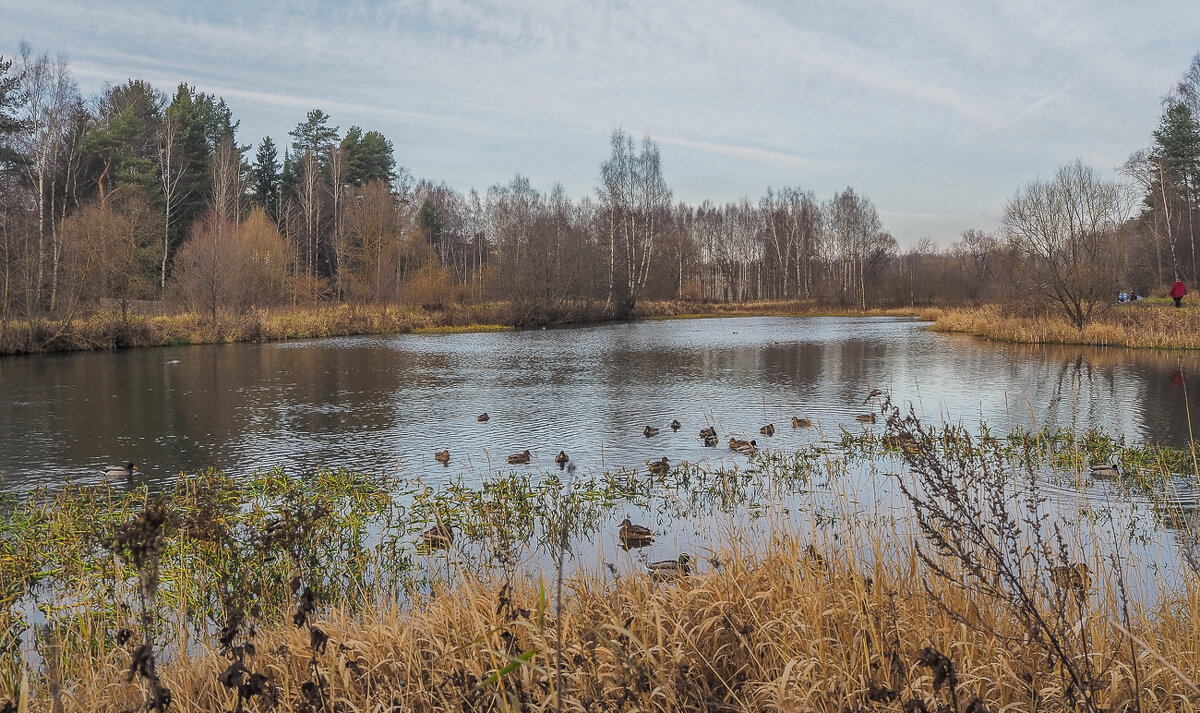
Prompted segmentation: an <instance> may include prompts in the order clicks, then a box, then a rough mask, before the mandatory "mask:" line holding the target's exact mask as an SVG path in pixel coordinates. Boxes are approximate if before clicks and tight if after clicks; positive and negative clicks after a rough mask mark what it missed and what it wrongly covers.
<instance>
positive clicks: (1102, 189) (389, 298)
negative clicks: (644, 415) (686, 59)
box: [0, 44, 1200, 347]
mask: <svg viewBox="0 0 1200 713" xmlns="http://www.w3.org/2000/svg"><path fill="white" fill-rule="evenodd" d="M1165 89H1166V94H1165V96H1164V99H1163V105H1162V114H1161V122H1160V124H1159V126H1157V127H1147V129H1148V132H1150V131H1152V133H1149V137H1150V145H1148V146H1146V147H1145V148H1143V149H1141V150H1138V151H1135V152H1134V153H1133V154H1132V155H1131V156H1130V157H1129V159H1128V161H1127V162H1126V163H1125V164H1124V165H1122V166H1119V167H1101V169H1103V170H1108V171H1111V170H1112V169H1116V173H1117V174H1118V175H1119V179H1118V180H1107V179H1104V178H1103V177H1101V175H1100V173H1099V172H1098V171H1097V170H1096V169H1093V168H1091V167H1088V166H1084V165H1082V164H1080V163H1078V162H1076V163H1074V164H1069V163H1066V162H1064V167H1063V169H1061V170H1060V172H1059V174H1058V175H1057V176H1056V177H1055V178H1053V179H1047V180H1045V181H1042V180H1034V181H1032V182H1031V183H1030V184H1029V186H1027V187H1025V188H1024V189H1020V190H1017V191H1016V193H1015V195H1014V198H1013V199H1012V200H1011V201H1010V202H1009V203H1008V204H1007V205H1006V206H1004V207H1003V208H1004V218H1003V220H1002V222H1001V226H1000V228H999V229H998V230H996V231H995V232H988V231H984V230H967V231H965V232H964V233H963V234H962V235H961V236H959V237H958V238H957V239H955V240H954V241H953V242H950V243H949V244H942V243H938V242H935V241H934V240H932V239H929V238H926V239H923V240H921V241H919V242H918V243H916V244H915V245H913V246H912V247H909V248H907V249H901V247H900V246H899V245H898V243H897V241H896V239H895V238H894V237H893V236H892V234H891V233H889V232H888V231H887V229H886V228H885V226H884V225H883V223H882V221H881V219H880V217H879V214H878V212H877V211H876V208H875V206H874V205H873V203H872V202H871V200H870V199H869V198H868V197H866V196H864V195H862V194H860V193H859V192H857V191H855V190H854V189H853V188H852V187H847V188H846V189H844V190H842V191H839V192H837V193H835V194H834V195H832V196H828V197H823V196H818V195H816V194H815V193H814V192H813V191H811V190H807V189H805V188H804V187H803V185H802V182H803V177H802V176H798V177H797V181H796V185H791V186H781V187H775V188H772V187H768V188H766V190H765V192H764V193H763V195H761V196H758V197H745V198H742V199H741V200H739V201H735V202H728V203H722V204H718V203H713V202H711V201H704V202H703V203H701V204H700V205H688V204H686V203H683V202H677V201H675V200H674V198H673V194H672V191H671V188H670V185H669V183H668V181H667V179H666V176H667V175H668V171H667V170H665V169H664V166H663V162H662V156H661V153H660V151H659V148H658V146H657V144H656V143H655V142H654V141H653V140H652V139H651V138H650V137H644V138H641V139H640V140H639V139H637V138H636V137H633V136H631V135H629V134H628V133H626V132H625V131H623V130H622V129H619V128H618V129H616V130H615V131H613V133H612V135H611V138H610V144H611V145H610V149H611V150H610V154H609V157H608V159H607V160H605V161H604V162H603V163H602V164H601V165H599V166H597V168H596V184H595V190H594V193H593V194H592V195H586V196H582V197H572V196H568V195H567V193H566V190H565V189H564V187H563V186H562V185H558V184H555V185H551V186H548V187H538V186H534V185H532V184H531V182H530V181H529V180H528V179H527V178H526V177H524V176H521V175H519V174H518V175H515V176H513V178H512V179H511V180H510V181H509V182H508V183H506V184H500V185H494V186H490V187H488V188H486V189H485V190H483V191H482V192H481V191H480V190H478V189H475V188H471V189H469V190H466V191H465V192H464V190H462V189H460V188H456V187H452V186H448V185H446V184H445V183H444V182H439V181H438V180H437V179H434V178H428V177H415V176H412V175H411V174H410V173H409V172H408V171H407V170H405V169H404V168H403V167H402V165H401V163H400V162H399V161H398V159H397V156H396V152H395V149H394V145H393V141H392V140H391V139H390V138H389V137H387V136H385V135H384V134H383V133H381V132H379V131H375V130H369V129H364V128H361V127H359V126H354V125H352V126H350V127H349V128H347V129H345V130H344V131H343V130H342V128H341V126H340V125H338V124H335V123H334V118H333V117H331V116H330V115H328V114H327V113H325V112H324V111H322V110H320V109H317V108H314V109H312V110H311V111H309V112H307V114H306V115H305V116H304V117H303V118H302V119H301V120H300V121H299V122H298V123H297V124H296V126H295V127H294V128H292V129H291V130H290V131H287V133H286V138H284V135H283V134H280V135H279V138H278V140H276V139H273V138H272V137H270V136H267V137H265V138H263V139H262V140H261V141H260V142H259V143H257V145H249V144H242V143H240V140H239V137H238V128H239V121H238V119H237V117H236V116H235V115H234V113H233V111H232V110H231V109H230V107H229V106H228V105H227V104H226V102H225V100H224V99H222V98H221V97H218V96H213V95H211V94H207V93H205V92H202V91H199V90H197V89H196V88H195V87H194V86H191V85H189V84H187V83H181V84H179V85H178V86H177V87H175V88H174V90H173V91H170V92H168V91H165V90H164V89H162V88H159V87H154V86H152V85H151V84H150V83H149V82H146V81H144V80H139V79H129V80H127V81H125V82H123V83H119V84H109V85H107V86H106V87H105V88H104V89H103V91H101V92H100V93H99V94H98V95H96V96H84V95H83V94H82V93H81V92H80V90H79V88H78V86H77V84H76V82H75V80H74V79H73V78H72V73H71V68H70V65H69V64H68V62H67V60H66V59H65V58H62V57H54V56H51V55H50V54H49V53H42V54H37V53H35V52H34V50H33V49H32V48H31V47H30V46H29V45H28V44H22V46H21V47H20V48H19V51H18V53H17V54H16V55H13V56H10V57H3V56H0V342H2V341H4V340H5V339H6V338H8V339H12V338H13V336H12V335H14V334H20V335H24V336H22V337H21V338H22V339H25V340H26V341H28V342H37V341H38V340H39V339H42V338H44V336H42V335H44V334H46V333H47V332H46V330H45V329H44V328H43V327H44V325H47V324H51V323H53V324H57V325H60V326H61V325H64V324H66V325H69V324H72V323H75V322H79V321H86V320H88V319H90V318H92V317H94V316H95V315H97V314H101V313H104V314H109V315H113V314H116V315H119V316H120V319H121V320H122V321H127V320H129V319H130V318H131V316H136V315H139V314H164V313H180V312H189V313H192V314H195V315H198V316H200V317H201V318H203V319H207V320H210V321H212V322H216V321H217V320H218V319H220V318H221V317H222V316H223V315H237V314H244V313H246V312H248V311H253V310H267V309H284V308H296V307H303V306H313V305H325V304H343V305H372V306H384V307H385V308H386V307H387V306H397V307H407V308H410V309H425V310H438V309H443V308H446V307H448V306H453V305H458V306H462V305H482V304H487V305H491V306H493V307H494V308H498V312H494V313H498V314H502V315H503V317H502V321H504V322H507V323H508V324H511V325H517V326H524V325H532V324H545V323H558V322H571V321H585V320H596V319H622V318H627V317H629V316H631V315H633V314H634V313H635V309H636V307H637V306H638V305H639V303H643V302H650V301H656V300H679V301H688V302H697V303H741V302H752V301H764V300H777V301H784V300H786V301H810V302H812V303H816V304H827V305H838V306H842V307H846V308H858V309H867V308H871V307H888V306H890V307H913V306H926V305H970V304H978V303H980V302H997V303H1004V304H1018V305H1023V306H1024V307H1025V308H1029V309H1035V308H1044V309H1051V310H1058V311H1060V312H1062V313H1064V314H1065V315H1067V316H1068V317H1069V318H1070V320H1071V321H1072V322H1073V323H1075V324H1076V325H1077V326H1078V327H1079V328H1080V329H1082V327H1083V325H1084V324H1085V323H1086V322H1087V321H1088V319H1090V317H1091V315H1092V314H1094V313H1096V312H1097V310H1099V311H1102V310H1103V309H1105V308H1106V307H1107V305H1108V304H1109V303H1111V302H1112V301H1113V300H1114V299H1115V296H1116V294H1117V292H1118V291H1121V290H1132V291H1135V292H1136V293H1137V294H1139V295H1143V296H1146V295H1156V294H1161V293H1163V292H1164V291H1165V289H1166V286H1167V285H1170V284H1171V283H1172V282H1173V281H1174V280H1175V279H1176V278H1182V279H1184V280H1186V281H1188V283H1189V284H1191V285H1195V284H1198V283H1200V271H1198V266H1200V262H1198V260H1197V253H1196V244H1195V234H1196V232H1197V229H1200V210H1198V209H1200V123H1198V122H1197V116H1200V55H1197V57H1196V59H1195V60H1193V62H1192V64H1191V66H1190V67H1189V68H1188V69H1187V71H1186V72H1185V73H1184V74H1183V75H1182V77H1181V78H1180V80H1179V82H1178V84H1177V86H1175V87H1169V88H1165ZM281 154H282V155H281ZM402 158H403V157H402V156H401V157H400V159H402ZM1014 188H1017V187H1014ZM1097 197H1099V200H1097ZM1097 205H1098V206H1099V207H1097ZM998 208H999V207H998ZM1081 211H1082V212H1081ZM6 335H7V336H6ZM27 346H33V347H36V344H31V345H27Z"/></svg>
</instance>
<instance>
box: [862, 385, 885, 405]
mask: <svg viewBox="0 0 1200 713" xmlns="http://www.w3.org/2000/svg"><path fill="white" fill-rule="evenodd" d="M877 396H883V389H871V393H869V394H867V398H865V399H863V405H864V406H866V405H867V403H868V402H869V401H870V400H871V399H873V398H875V397H877Z"/></svg>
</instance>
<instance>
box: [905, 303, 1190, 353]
mask: <svg viewBox="0 0 1200 713" xmlns="http://www.w3.org/2000/svg"><path fill="white" fill-rule="evenodd" d="M920 318H921V319H922V320H924V321H927V322H931V324H930V326H929V328H930V329H931V330H933V331H935V332H942V333H947V334H968V335H972V336H975V337H981V338H983V339H988V340H991V341H996V342H1007V343H1011V344H1040V345H1055V344H1057V345H1064V346H1092V347H1119V348H1126V349H1151V350H1178V351H1192V350H1197V349H1200V310H1197V309H1194V308H1191V309H1189V308H1184V309H1175V308H1174V307H1173V306H1171V303H1170V302H1169V301H1166V300H1161V301H1160V300H1147V303H1146V304H1136V305H1122V306H1113V307H1112V308H1111V309H1108V310H1106V311H1105V312H1104V313H1103V314H1101V315H1100V316H1098V317H1096V318H1094V319H1093V320H1092V321H1091V322H1090V323H1088V325H1087V326H1086V327H1084V329H1083V330H1078V329H1075V327H1074V326H1072V325H1071V324H1070V323H1068V322H1067V321H1066V320H1065V319H1063V318H1061V317H1058V316H1057V315H1033V316H1016V315H1012V314H1009V313H1007V312H1006V311H1005V310H1004V309H1003V308H1002V307H1001V306H1000V305H995V304H984V305H979V306H975V307H966V308H954V309H945V308H937V307H933V308H928V309H925V310H923V311H922V312H921V314H920Z"/></svg>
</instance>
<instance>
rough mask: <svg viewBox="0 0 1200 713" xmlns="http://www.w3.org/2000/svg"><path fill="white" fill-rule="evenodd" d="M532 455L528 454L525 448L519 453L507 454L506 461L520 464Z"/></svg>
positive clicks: (526, 461) (527, 460)
mask: <svg viewBox="0 0 1200 713" xmlns="http://www.w3.org/2000/svg"><path fill="white" fill-rule="evenodd" d="M532 457H533V456H531V455H529V451H528V450H525V451H522V452H520V453H514V454H512V455H511V456H509V457H508V462H509V463H512V464H513V465H520V464H522V463H528V462H529V460H530V459H531V458H532Z"/></svg>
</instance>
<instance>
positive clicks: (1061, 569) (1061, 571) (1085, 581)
mask: <svg viewBox="0 0 1200 713" xmlns="http://www.w3.org/2000/svg"><path fill="white" fill-rule="evenodd" d="M1050 581H1051V582H1053V583H1054V586H1055V587H1056V588H1058V589H1059V590H1060V591H1068V592H1076V593H1079V594H1084V593H1086V592H1087V590H1089V589H1091V588H1092V569H1091V567H1088V566H1087V565H1086V564H1084V563H1083V562H1076V563H1075V564H1067V565H1061V566H1058V567H1051V568H1050Z"/></svg>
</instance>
